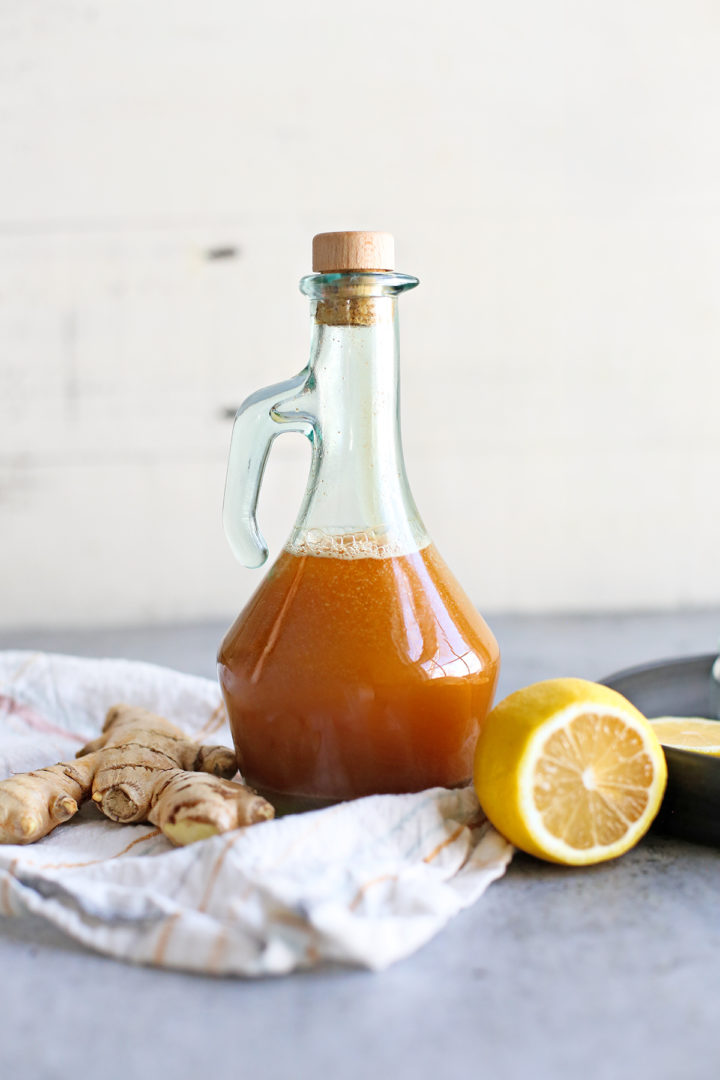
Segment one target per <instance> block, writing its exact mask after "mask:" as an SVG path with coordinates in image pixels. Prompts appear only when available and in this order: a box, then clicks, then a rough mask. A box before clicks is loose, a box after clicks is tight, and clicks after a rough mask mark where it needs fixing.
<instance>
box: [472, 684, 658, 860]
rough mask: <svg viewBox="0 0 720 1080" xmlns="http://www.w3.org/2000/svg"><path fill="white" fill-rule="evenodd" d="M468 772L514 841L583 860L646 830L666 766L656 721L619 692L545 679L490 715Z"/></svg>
mask: <svg viewBox="0 0 720 1080" xmlns="http://www.w3.org/2000/svg"><path fill="white" fill-rule="evenodd" d="M474 779H475V790H476V791H477V795H478V799H479V800H480V805H481V806H482V808H483V810H484V811H485V813H486V814H487V816H488V818H489V820H490V821H491V822H492V824H493V825H494V826H495V827H496V828H497V829H498V830H499V831H500V832H501V833H503V835H504V836H506V837H507V839H508V840H510V841H511V843H513V844H515V846H516V847H519V848H521V849H522V850H523V851H527V852H528V853H529V854H531V855H536V856H537V857H538V858H541V859H547V860H549V861H550V862H558V863H565V864H567V865H570V866H584V865H588V864H590V863H596V862H602V861H603V860H605V859H614V858H615V857H616V856H617V855H622V854H623V853H624V852H625V851H628V850H629V849H630V848H631V847H632V846H633V845H634V844H636V843H637V841H638V840H639V839H640V837H641V836H643V835H644V833H645V832H647V830H648V829H649V827H650V824H651V822H652V820H653V818H654V817H655V815H656V814H657V812H658V810H659V808H660V803H661V801H662V797H663V793H664V791H665V784H666V781H667V767H666V765H665V756H664V754H663V752H662V747H661V746H660V743H659V741H658V738H657V736H656V734H655V732H654V731H653V728H652V726H651V725H650V723H649V722H648V721H647V720H646V719H645V717H644V716H643V715H642V713H640V712H638V710H637V709H636V708H635V707H634V706H633V705H631V704H630V702H629V701H627V700H626V699H625V698H624V697H622V695H621V694H618V693H617V692H616V691H614V690H610V689H609V688H608V687H606V686H600V685H598V684H597V683H592V682H586V681H585V680H584V679H550V680H548V681H546V682H540V683H535V684H533V685H532V686H527V687H525V689H524V690H518V691H516V693H514V694H511V695H510V696H509V697H507V698H505V700H504V701H501V702H500V704H499V705H496V706H495V708H494V709H493V710H492V712H491V713H490V714H489V715H488V716H487V718H486V720H485V722H484V724H483V727H482V729H481V733H480V737H479V739H478V744H477V750H476V754H475V772H474Z"/></svg>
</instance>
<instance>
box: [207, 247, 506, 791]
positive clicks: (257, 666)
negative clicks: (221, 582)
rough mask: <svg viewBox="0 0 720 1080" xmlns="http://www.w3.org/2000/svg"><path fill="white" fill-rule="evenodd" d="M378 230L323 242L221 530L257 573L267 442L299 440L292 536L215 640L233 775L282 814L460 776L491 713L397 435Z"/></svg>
mask: <svg viewBox="0 0 720 1080" xmlns="http://www.w3.org/2000/svg"><path fill="white" fill-rule="evenodd" d="M393 267H394V249H393V241H392V237H391V236H390V235H389V234H387V233H377V232H343V233H321V234H319V235H318V236H316V237H315V238H314V240H313V271H314V272H313V273H312V274H310V275H308V276H306V277H304V278H303V279H302V281H301V283H300V288H301V290H302V291H303V293H304V294H305V295H306V296H307V297H308V298H309V299H310V315H311V328H312V329H311V342H310V358H309V360H308V363H307V365H306V367H305V368H303V370H302V371H301V372H300V373H299V374H298V375H296V376H294V377H293V378H291V379H288V380H287V381H286V382H283V383H275V384H274V385H272V386H268V387H265V388H263V389H262V390H258V391H256V392H255V393H254V394H251V395H250V397H248V398H246V399H245V401H244V402H243V404H242V406H241V407H240V409H239V410H238V413H237V416H236V418H235V423H234V425H233V435H232V439H231V445H230V457H229V460H228V473H227V480H226V484H225V502H224V506H223V521H224V525H225V532H226V535H227V537H228V540H229V542H230V545H231V547H232V549H233V551H234V553H235V554H236V556H237V558H238V559H239V560H240V562H242V563H243V564H244V565H245V566H248V567H258V566H261V565H262V564H263V563H264V562H265V559H266V558H267V554H268V551H267V545H266V544H265V542H264V540H263V538H262V534H261V533H260V530H259V528H258V523H257V518H256V510H257V503H258V494H259V491H260V485H261V483H262V477H263V470H264V467H265V461H266V460H267V456H268V454H269V452H270V449H271V447H272V444H273V441H274V439H275V438H276V436H278V435H280V434H281V433H283V432H287V431H298V432H301V433H303V434H304V435H305V436H306V437H307V438H308V439H309V440H310V442H311V444H312V462H311V466H310V477H309V480H308V485H307V489H306V492H305V497H304V499H303V503H302V506H301V508H300V512H299V514H298V517H297V518H296V521H295V526H294V529H293V531H292V534H291V538H290V542H289V543H288V544H287V546H286V547H285V550H284V551H283V553H282V554H281V555H280V558H279V559H278V560H277V562H276V563H275V564H274V565H273V567H272V568H271V570H270V572H269V573H268V575H267V576H266V577H265V579H264V580H263V581H262V583H261V584H260V587H259V588H258V589H257V591H256V592H255V594H254V596H253V597H252V598H251V600H250V601H249V603H248V604H247V605H246V607H245V609H244V610H243V611H242V612H241V613H240V615H239V616H238V618H237V619H236V621H235V623H234V624H233V626H232V627H231V628H230V630H229V631H228V633H227V635H226V637H225V640H224V641H223V643H222V645H221V646H220V651H219V655H218V674H219V678H220V684H221V687H222V691H223V695H224V698H225V702H226V705H227V711H228V714H229V717H230V724H231V727H232V732H233V737H234V740H235V747H236V750H237V753H238V758H239V762H240V768H241V770H242V772H243V773H244V775H245V778H246V780H247V781H248V783H249V784H251V785H252V786H253V787H255V788H257V789H258V790H259V791H260V792H262V793H263V794H264V795H266V796H267V797H268V798H269V800H270V801H271V802H272V803H273V805H274V806H275V808H276V809H277V810H279V811H286V810H302V809H305V808H310V807H315V806H322V805H325V804H326V803H329V802H335V801H338V800H341V799H352V798H355V797H356V796H360V795H372V794H379V793H386V792H410V791H421V790H423V789H425V788H429V787H436V786H443V787H455V786H458V785H461V784H466V783H467V782H468V781H469V780H470V777H471V773H472V765H473V756H474V749H475V743H476V740H477V736H478V732H479V730H480V726H481V724H482V722H483V720H484V717H485V715H486V713H487V712H488V711H489V709H490V707H491V705H492V698H493V693H494V690H495V683H496V680H497V673H498V663H499V654H498V647H497V644H496V642H495V639H494V637H493V636H492V633H491V632H490V630H489V629H488V627H487V626H486V625H485V623H484V622H483V620H482V618H481V617H480V615H479V614H478V612H477V611H476V609H475V607H474V606H473V604H472V603H471V602H470V600H469V599H468V597H467V596H466V595H465V593H464V592H463V590H462V589H461V587H460V585H459V584H458V583H457V581H456V580H455V578H454V577H453V576H452V574H451V573H450V571H449V569H448V568H447V566H446V565H445V563H444V562H443V561H442V559H441V558H440V556H439V555H438V553H437V551H436V550H435V548H434V547H433V546H432V544H431V542H430V538H429V536H428V534H427V532H426V530H425V526H424V525H423V522H422V520H421V518H420V515H419V512H418V509H417V507H416V505H415V502H414V499H413V497H412V493H411V491H410V487H409V484H408V479H407V474H406V470H405V462H404V457H403V451H402V441H401V437H400V404H399V335H398V316H397V306H398V298H399V297H400V296H401V295H402V294H403V293H405V292H407V291H408V290H410V289H413V288H415V286H416V285H417V284H418V281H417V278H414V277H412V276H410V275H408V274H401V273H398V272H396V271H395V270H394V269H393Z"/></svg>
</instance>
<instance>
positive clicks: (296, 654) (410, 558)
mask: <svg viewBox="0 0 720 1080" xmlns="http://www.w3.org/2000/svg"><path fill="white" fill-rule="evenodd" d="M498 665H499V653H498V647H497V644H496V642H495V639H494V637H493V635H492V633H491V631H490V630H489V629H488V627H487V625H486V624H485V622H484V621H483V619H482V618H481V616H480V615H479V614H478V612H477V611H476V610H475V608H474V607H473V606H472V604H471V603H470V602H469V600H468V599H467V597H466V596H465V594H464V592H463V591H462V589H461V588H460V586H459V585H458V583H457V582H456V580H455V578H454V577H453V576H452V574H451V572H450V571H449V569H448V568H447V566H446V565H445V563H444V562H443V560H442V559H441V558H440V556H439V555H438V553H437V551H436V550H435V548H434V547H433V546H432V545H428V546H427V547H425V548H423V549H422V550H421V551H417V552H415V553H413V554H404V555H396V556H392V557H385V558H373V557H359V558H358V557H354V558H343V557H339V558H338V557H322V556H317V555H307V554H292V553H291V552H289V551H284V552H283V553H282V554H281V556H280V558H279V559H278V560H277V562H276V563H275V565H274V566H273V568H272V569H271V571H270V572H269V574H268V575H267V577H266V578H265V579H264V581H263V582H262V584H261V585H260V587H259V588H258V590H257V591H256V592H255V594H254V596H253V597H252V598H251V600H250V601H249V603H248V604H247V606H246V607H245V609H244V610H243V611H242V612H241V614H240V615H239V616H238V618H237V620H236V621H235V623H234V625H233V626H232V627H231V629H230V630H229V632H228V634H227V635H226V637H225V640H224V642H223V644H222V646H221V648H220V653H219V657H218V667H219V677H220V683H221V686H222V690H223V694H224V697H225V702H226V705H227V710H228V714H229V717H230V724H231V727H232V732H233V737H234V740H235V745H236V748H237V751H238V756H239V759H240V767H241V769H242V771H243V773H244V775H245V778H246V780H247V782H248V783H250V784H252V785H253V786H255V787H257V788H259V789H261V790H262V791H263V792H266V793H268V795H269V796H270V798H272V797H273V794H276V795H278V794H279V795H282V796H292V797H298V798H299V799H300V801H301V802H303V800H306V804H308V805H312V804H313V802H317V804H318V805H320V804H322V802H323V801H325V800H339V799H348V798H354V797H356V796H360V795H369V794H373V793H382V792H408V791H419V790H422V789H424V788H428V787H434V786H436V785H441V786H446V787H452V786H456V785H459V784H464V783H466V782H467V781H468V780H469V779H470V776H471V773H472V760H473V752H474V747H475V742H476V739H477V735H478V731H479V729H480V725H481V724H482V721H483V719H484V717H485V715H486V714H487V712H488V710H489V709H490V706H491V704H492V698H493V693H494V690H495V683H496V680H497V674H498Z"/></svg>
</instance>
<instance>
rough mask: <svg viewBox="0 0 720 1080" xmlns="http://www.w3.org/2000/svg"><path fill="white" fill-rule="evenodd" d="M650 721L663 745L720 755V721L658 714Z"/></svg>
mask: <svg viewBox="0 0 720 1080" xmlns="http://www.w3.org/2000/svg"><path fill="white" fill-rule="evenodd" d="M650 723H651V724H652V726H653V731H654V732H655V734H656V735H657V737H658V739H659V740H660V742H661V743H662V745H663V746H674V747H677V749H678V750H694V751H695V753H696V754H711V755H712V756H713V757H720V722H718V721H717V720H705V719H704V718H702V717H700V716H658V717H656V718H655V719H654V720H651V721H650Z"/></svg>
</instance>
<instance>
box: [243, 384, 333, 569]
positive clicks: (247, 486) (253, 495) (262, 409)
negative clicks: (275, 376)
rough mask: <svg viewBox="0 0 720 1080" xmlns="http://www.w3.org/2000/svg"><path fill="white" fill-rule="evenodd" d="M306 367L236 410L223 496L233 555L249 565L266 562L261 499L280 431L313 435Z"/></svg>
mask: <svg viewBox="0 0 720 1080" xmlns="http://www.w3.org/2000/svg"><path fill="white" fill-rule="evenodd" d="M307 374H308V373H307V370H305V371H302V372H301V373H300V374H299V375H297V376H296V377H295V378H294V379H288V380H287V381H286V382H281V383H275V384H274V385H273V386H266V387H264V389H262V390H258V391H256V393H254V394H251V395H250V397H249V398H246V400H245V401H244V402H243V403H242V405H241V406H240V408H239V409H238V411H237V414H236V416H235V421H234V423H233V430H232V437H231V439H230V455H229V457H228V467H227V475H226V477H225V497H224V499H223V527H224V529H225V535H226V537H227V539H228V543H229V544H230V547H231V548H232V552H233V555H234V556H235V558H236V559H238V560H239V561H240V562H241V563H243V564H244V565H245V566H247V567H249V568H251V569H254V568H255V567H258V566H262V564H263V563H264V562H265V560H266V559H267V556H268V548H267V544H266V543H265V539H264V537H263V535H262V533H261V532H260V529H259V528H258V523H257V517H256V513H257V504H258V496H259V494H260V485H261V483H262V478H263V473H264V472H265V464H266V462H267V459H268V454H269V453H270V447H271V446H272V444H273V442H274V440H275V439H276V437H277V436H278V435H280V434H282V432H284V431H300V432H302V434H303V435H307V436H310V435H311V434H312V432H313V431H314V429H315V425H316V419H315V417H314V416H313V415H312V413H310V412H309V406H310V405H311V404H312V400H311V398H312V395H311V391H310V389H309V388H308V385H307V384H308V379H307Z"/></svg>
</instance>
